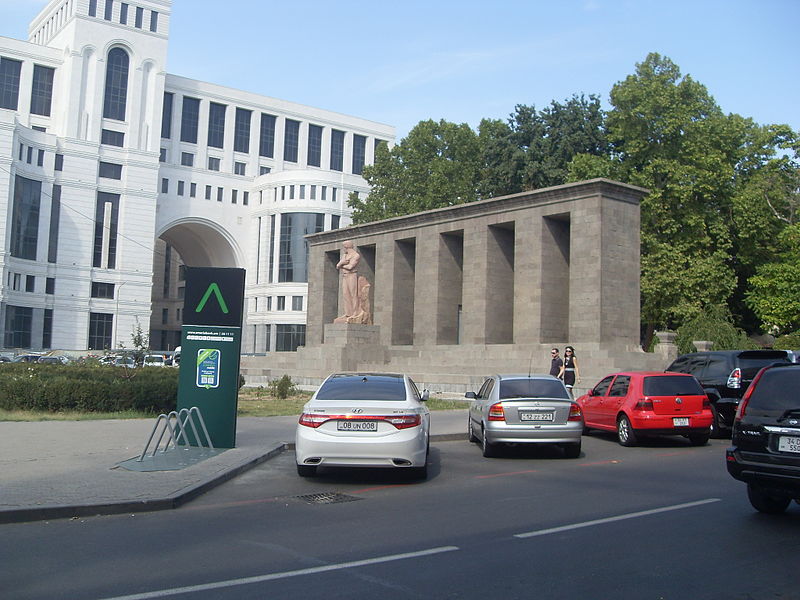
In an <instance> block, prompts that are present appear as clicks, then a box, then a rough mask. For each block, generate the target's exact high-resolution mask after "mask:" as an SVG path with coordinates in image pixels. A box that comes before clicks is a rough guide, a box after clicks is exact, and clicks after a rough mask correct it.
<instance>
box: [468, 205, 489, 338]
mask: <svg viewBox="0 0 800 600" xmlns="http://www.w3.org/2000/svg"><path fill="white" fill-rule="evenodd" d="M465 225H466V226H465V227H464V257H465V260H464V295H463V299H462V306H463V309H462V315H461V318H462V331H463V339H462V340H461V343H462V344H485V343H486V313H487V310H488V309H489V301H490V296H491V290H490V289H489V285H488V280H487V278H486V270H487V266H488V265H487V262H488V253H489V228H488V227H487V224H486V220H485V219H474V220H472V221H469V222H467V223H465ZM466 257H469V259H466Z"/></svg>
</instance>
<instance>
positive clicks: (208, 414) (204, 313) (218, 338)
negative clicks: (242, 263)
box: [178, 267, 245, 448]
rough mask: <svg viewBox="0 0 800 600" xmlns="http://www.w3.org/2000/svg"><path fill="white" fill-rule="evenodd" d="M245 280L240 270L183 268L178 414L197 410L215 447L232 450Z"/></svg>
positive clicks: (234, 431)
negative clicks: (184, 277)
mask: <svg viewBox="0 0 800 600" xmlns="http://www.w3.org/2000/svg"><path fill="white" fill-rule="evenodd" d="M244 281H245V271H244V269H221V268H212V267H186V293H185V296H184V304H183V327H182V329H181V364H180V373H179V379H178V410H180V409H182V408H187V409H188V408H191V407H193V406H196V407H198V408H199V409H200V413H201V414H202V415H203V420H204V421H205V424H206V427H207V428H208V434H209V436H210V437H211V442H212V444H214V447H215V448H234V447H235V446H236V406H237V402H238V396H239V361H240V357H241V347H242V317H243V312H244ZM191 437H192V436H190V438H191ZM191 442H192V445H199V444H198V442H197V440H194V439H192V440H191Z"/></svg>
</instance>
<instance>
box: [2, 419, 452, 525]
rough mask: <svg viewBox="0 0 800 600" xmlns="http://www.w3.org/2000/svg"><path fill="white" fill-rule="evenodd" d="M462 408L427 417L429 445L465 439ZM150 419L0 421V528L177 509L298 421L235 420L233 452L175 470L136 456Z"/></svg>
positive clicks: (275, 448) (268, 448)
mask: <svg viewBox="0 0 800 600" xmlns="http://www.w3.org/2000/svg"><path fill="white" fill-rule="evenodd" d="M466 421H467V415H466V410H452V411H431V441H432V442H434V443H435V442H436V441H444V440H450V439H462V438H465V437H466V433H465V432H466ZM154 424H155V419H147V420H110V421H41V422H20V423H18V422H0V523H15V522H23V521H39V520H47V519H59V518H70V517H79V516H89V515H100V514H117V513H126V512H142V511H152V510H164V509H169V508H176V507H178V506H180V505H182V504H184V503H186V502H188V501H189V500H191V499H193V498H196V497H197V496H198V495H200V494H202V493H204V492H207V491H208V490H210V489H212V488H214V487H216V486H218V485H220V484H221V483H224V482H225V481H228V480H229V479H231V478H232V477H235V476H236V475H238V474H240V473H242V472H244V471H246V470H247V469H250V468H252V467H254V466H256V465H258V464H260V463H262V462H264V461H265V460H268V459H269V458H271V457H273V456H275V455H276V454H279V453H281V452H283V451H284V450H286V449H287V448H289V447H290V444H292V443H293V442H294V432H295V426H296V425H297V417H295V416H291V417H243V418H239V420H238V424H237V434H236V444H237V447H236V448H231V449H230V450H227V451H225V452H223V453H221V454H219V455H218V456H213V457H211V458H208V459H206V460H204V461H202V462H199V463H197V464H195V465H191V466H189V467H186V468H185V469H182V470H178V471H151V472H137V471H129V470H127V469H124V468H121V467H118V466H117V465H118V464H119V463H121V462H123V461H126V460H128V459H130V458H133V457H138V456H139V455H140V454H141V452H142V450H143V448H144V444H145V443H146V442H147V438H148V437H149V436H150V432H151V430H152V428H153V425H154Z"/></svg>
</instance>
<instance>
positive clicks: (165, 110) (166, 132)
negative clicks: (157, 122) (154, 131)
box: [161, 92, 175, 140]
mask: <svg viewBox="0 0 800 600" xmlns="http://www.w3.org/2000/svg"><path fill="white" fill-rule="evenodd" d="M174 99H175V95H174V94H171V93H170V92H164V103H163V104H162V107H161V137H162V138H164V139H167V140H168V139H169V138H170V137H172V103H173V101H174Z"/></svg>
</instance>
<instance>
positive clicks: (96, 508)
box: [0, 433, 466, 525]
mask: <svg viewBox="0 0 800 600" xmlns="http://www.w3.org/2000/svg"><path fill="white" fill-rule="evenodd" d="M461 440H466V434H464V433H444V434H439V435H432V436H431V441H432V442H451V441H461ZM287 450H294V443H288V442H282V443H280V444H277V445H276V446H275V447H274V448H272V449H271V450H269V451H267V452H265V453H264V454H260V455H258V456H255V457H251V458H249V459H247V460H245V461H243V462H241V463H239V464H238V465H235V466H233V467H231V468H230V469H228V470H227V471H224V472H222V473H220V474H219V475H217V476H216V477H211V478H209V479H207V480H205V481H201V482H200V483H198V484H196V485H193V486H191V487H189V488H188V489H186V490H184V491H182V492H180V493H178V494H174V495H172V496H166V497H164V498H152V499H147V500H122V501H118V502H105V503H102V502H101V503H98V504H75V505H69V504H55V505H50V506H37V507H35V508H11V509H0V525H4V524H7V523H27V522H31V521H50V520H53V519H72V518H77V517H97V516H102V515H119V514H123V513H143V512H154V511H157V510H170V509H174V508H178V507H180V506H183V505H184V504H186V503H187V502H190V501H191V500H194V499H195V498H197V497H198V496H201V495H203V494H205V493H206V492H209V491H211V490H213V489H214V488H215V487H217V486H219V485H222V484H223V483H225V482H226V481H230V480H231V479H233V478H234V477H236V476H238V475H241V474H242V473H244V472H245V471H249V470H250V469H252V468H253V467H257V466H258V465H260V464H261V463H264V462H266V461H268V460H270V459H271V458H274V457H276V456H278V455H279V454H283V453H284V452H286V451H287Z"/></svg>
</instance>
